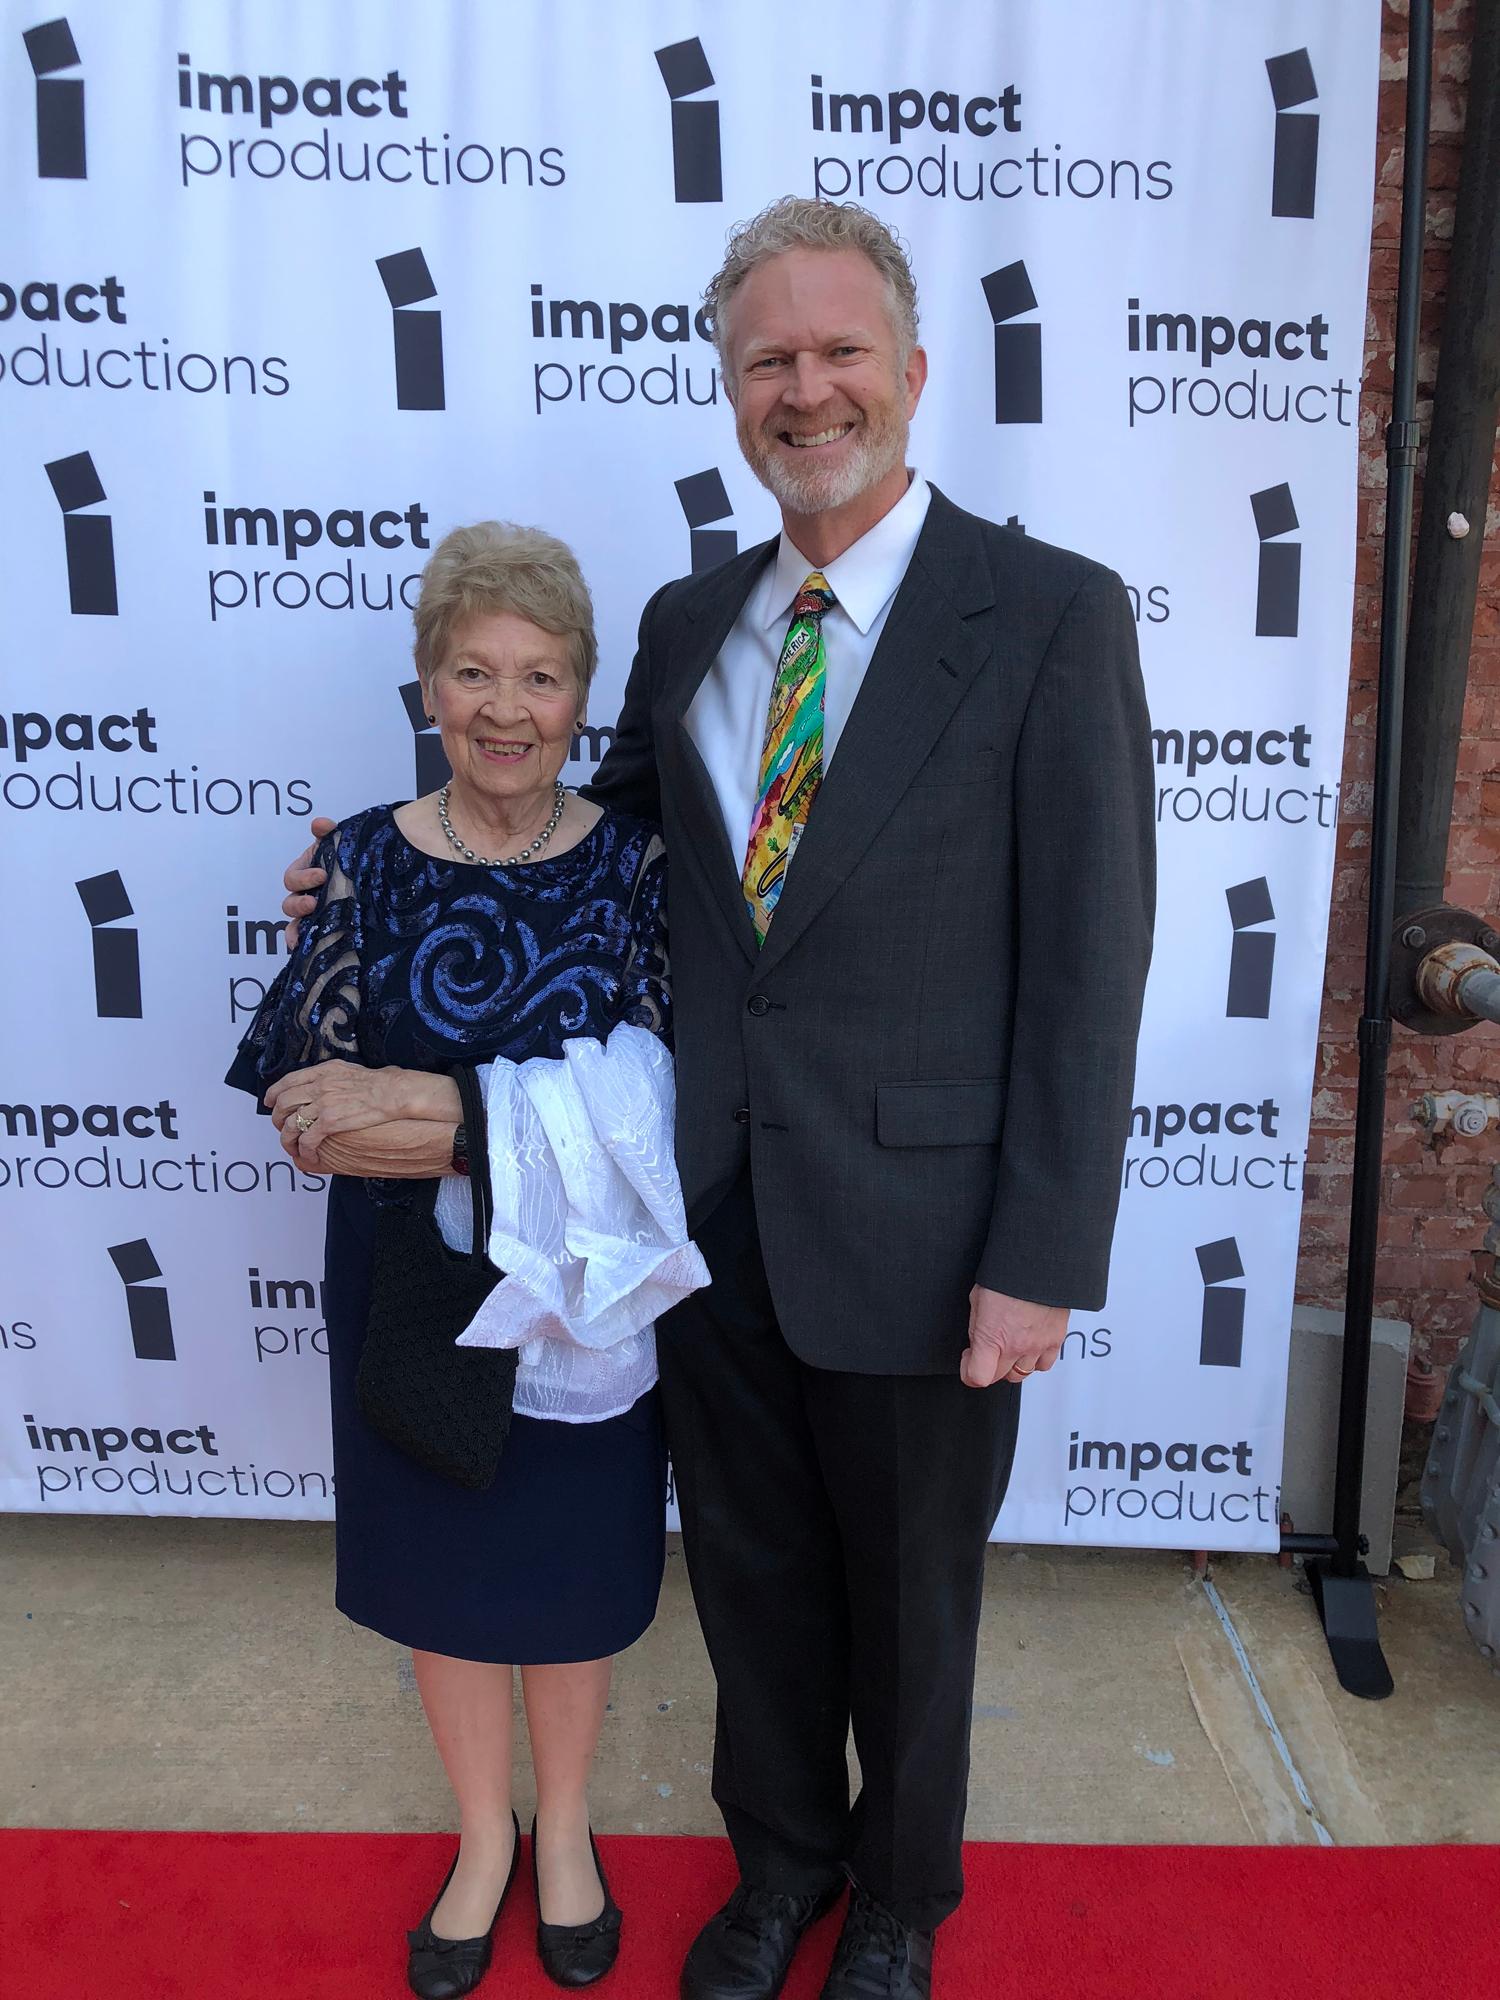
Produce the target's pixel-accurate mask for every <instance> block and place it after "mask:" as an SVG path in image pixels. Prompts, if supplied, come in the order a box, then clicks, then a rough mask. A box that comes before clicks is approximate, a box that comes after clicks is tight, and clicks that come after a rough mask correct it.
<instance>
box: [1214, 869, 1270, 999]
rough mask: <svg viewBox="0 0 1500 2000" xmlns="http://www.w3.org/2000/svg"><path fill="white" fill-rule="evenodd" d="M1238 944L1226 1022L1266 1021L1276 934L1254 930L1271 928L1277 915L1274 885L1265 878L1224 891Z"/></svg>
mask: <svg viewBox="0 0 1500 2000" xmlns="http://www.w3.org/2000/svg"><path fill="white" fill-rule="evenodd" d="M1224 899H1225V901H1226V902H1227V903H1228V905H1229V921H1230V923H1231V925H1232V926H1233V928H1234V941H1233V943H1232V944H1231V945H1230V948H1229V996H1228V999H1227V1001H1226V1002H1225V1006H1224V1015H1225V1018H1226V1020H1230V1021H1265V1020H1268V1019H1269V1018H1270V1013H1271V979H1272V975H1273V973H1274V972H1275V969H1276V933H1275V932H1274V931H1263V930H1259V929H1252V928H1251V926H1252V925H1259V924H1268V923H1270V922H1271V921H1272V920H1273V919H1274V917H1275V915H1276V911H1275V908H1274V907H1273V905H1272V902H1271V885H1270V883H1269V882H1268V881H1267V880H1266V878H1265V876H1264V875H1257V876H1256V878H1255V880H1254V881H1253V882H1236V883H1235V885H1234V886H1233V888H1230V889H1226V890H1225V891H1224Z"/></svg>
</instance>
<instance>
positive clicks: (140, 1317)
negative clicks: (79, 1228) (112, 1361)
mask: <svg viewBox="0 0 1500 2000" xmlns="http://www.w3.org/2000/svg"><path fill="white" fill-rule="evenodd" d="M109 1255H110V1261H111V1262H112V1263H113V1264H114V1267H115V1269H116V1270H117V1271H118V1272H119V1274H120V1282H121V1284H122V1285H124V1287H125V1297H126V1299H127V1300H128V1301H129V1306H130V1339H131V1344H132V1346H133V1347H134V1348H135V1358H136V1360H137V1361H175V1360H176V1359H177V1344H176V1342H175V1341H174V1340H173V1338H172V1306H171V1302H170V1300H169V1299H168V1297H167V1288H166V1286H165V1285H154V1284H152V1283H151V1282H150V1280H151V1279H153V1278H159V1277H160V1276H161V1274H162V1273H161V1265H160V1264H158V1263H157V1261H156V1253H155V1251H154V1250H153V1249H152V1248H151V1245H150V1244H149V1243H148V1242H147V1241H146V1239H145V1237H144V1236H138V1237H136V1239H135V1240H134V1241H133V1242H131V1243H114V1244H111V1245H110V1251H109Z"/></svg>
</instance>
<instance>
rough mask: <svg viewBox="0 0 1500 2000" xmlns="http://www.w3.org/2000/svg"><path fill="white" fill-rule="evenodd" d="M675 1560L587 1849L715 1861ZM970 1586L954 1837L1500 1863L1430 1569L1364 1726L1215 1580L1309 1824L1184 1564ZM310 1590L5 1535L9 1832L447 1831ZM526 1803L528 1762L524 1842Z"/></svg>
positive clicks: (1323, 1665)
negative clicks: (1291, 1849)
mask: <svg viewBox="0 0 1500 2000" xmlns="http://www.w3.org/2000/svg"><path fill="white" fill-rule="evenodd" d="M1411 1540H1412V1537H1411V1536H1410V1535H1409V1536H1408V1544H1409V1543H1410V1541H1411ZM1398 1546H1401V1544H1398ZM669 1547H670V1551H671V1552H670V1556H669V1560H668V1564H667V1580H666V1587H665V1590H664V1593H663V1599H662V1609H661V1614H660V1616H659V1617H658V1619H657V1622H656V1624H655V1626H654V1627H653V1629H652V1630H651V1632H650V1633H649V1634H648V1635H647V1636H646V1638H645V1639H644V1640H642V1642H641V1643H640V1644H639V1645H638V1646H636V1647H635V1648H634V1649H633V1651H632V1652H630V1653H629V1654H628V1655H627V1656H625V1657H624V1658H623V1659H622V1660H621V1662H620V1664H619V1668H618V1671H617V1678H616V1684H615V1693H614V1701H613V1704H612V1707H611V1711H610V1714H609V1718H608V1722H607V1725H606V1728H605V1733H604V1742H603V1746H602V1750H601V1755H600V1768H599V1773H598V1778H597V1782H596V1785H595V1788H594V1814H595V1824H596V1826H598V1827H599V1829H600V1830H601V1831H603V1832H620V1833H623V1832H632V1831H633V1832H652V1833H657V1832H660V1833H714V1832H717V1831H718V1830H719V1826H718V1820H717V1817H716V1815H715V1812H714V1807H713V1802H712V1800H711V1798H710V1797H709V1789H708V1762H709V1753H710V1738H711V1732H712V1718H713V1699H712V1684H711V1681H710V1677H709V1673H708V1665H707V1661H706V1659H705V1656H704V1653H703V1647H702V1642H701V1640H700V1638H699V1635H698V1629H697V1625H696V1623H695V1621H694V1618H693V1612H692V1605H691V1602H690V1599H689V1596H688V1590H687V1579H686V1576H685V1573H684V1568H683V1562H682V1555H681V1549H680V1545H679V1544H678V1542H677V1539H676V1537H672V1538H671V1541H670V1543H669ZM989 1565H990V1566H989V1579H988V1586H987V1591H986V1603H985V1615H984V1627H983V1633H982V1637H981V1642H980V1660H979V1676H978V1685H977V1690H976V1712H975V1722H974V1763H973V1779H972V1785H971V1792H970V1800H971V1803H970V1812H969V1832H970V1834H971V1835H972V1836H973V1837H975V1838H978V1839H986V1840H1034V1841H1080V1842H1087V1841H1109V1842H1113V1841H1127V1842H1149V1841H1194V1842H1229V1843H1238V1842H1249V1841H1271V1842H1311V1841H1315V1840H1317V1839H1318V1838H1319V1834H1318V1826H1317V1822H1318V1821H1321V1823H1322V1824H1323V1826H1324V1827H1326V1829H1327V1831H1328V1833H1329V1834H1330V1835H1331V1837H1332V1839H1333V1840H1334V1841H1335V1842H1336V1843H1338V1844H1346V1843H1369V1842H1395V1843H1404V1842H1432V1841H1500V1679H1497V1678H1495V1677H1494V1676H1492V1675H1491V1673H1490V1672H1489V1670H1488V1668H1487V1667H1486V1666H1485V1665H1484V1663H1483V1662H1482V1661H1481V1660H1480V1659H1479V1657H1478V1655H1477V1653H1476V1652H1475V1651H1474V1648H1473V1647H1472V1645H1471V1644H1470V1642H1469V1640H1468V1638H1467V1636H1466V1634H1465V1632H1464V1630H1463V1625H1462V1622H1461V1619H1460V1615H1459V1612H1458V1608H1457V1603H1456V1578H1455V1575H1454V1573H1453V1572H1452V1571H1451V1570H1450V1569H1448V1567H1447V1565H1446V1563H1445V1562H1444V1561H1443V1559H1442V1558H1439V1569H1438V1575H1437V1577H1436V1579H1435V1580H1434V1581H1432V1582H1426V1583H1408V1582H1406V1581H1404V1580H1403V1579H1402V1578H1400V1577H1399V1576H1393V1577H1392V1578H1391V1579H1390V1580H1389V1582H1387V1583H1385V1584H1382V1585H1381V1586H1380V1587H1379V1588H1380V1615H1381V1630H1382V1635H1383V1639H1384V1644H1385V1647H1386V1652H1387V1657H1388V1658H1389V1660H1390V1664H1391V1668H1392V1671H1393V1673H1394V1675H1395V1679H1396V1694H1395V1696H1394V1698H1393V1699H1391V1700H1389V1701H1386V1702H1379V1703H1367V1702H1360V1701H1356V1700H1352V1699H1350V1698H1349V1697H1348V1696H1346V1695H1344V1694H1343V1693H1342V1692H1341V1691H1340V1690H1339V1688H1338V1685H1337V1682H1336V1681H1335V1680H1334V1677H1333V1674H1332V1671H1331V1669H1330V1667H1329V1664H1328V1658H1327V1653H1326V1651H1325V1648H1324V1645H1323V1640H1322V1634H1321V1632H1320V1629H1319V1627H1318V1623H1317V1619H1316V1616H1315V1614H1314V1612H1313V1609H1312V1606H1311V1603H1310V1601H1309V1599H1308V1597H1307V1595H1306V1593H1305V1590H1304V1588H1303V1587H1302V1586H1301V1584H1300V1578H1299V1577H1298V1575H1297V1574H1296V1573H1294V1572H1291V1571H1284V1570H1281V1569H1279V1568H1278V1567H1277V1566H1276V1565H1275V1563H1273V1562H1271V1561H1269V1560H1267V1559H1264V1558H1248V1557H1239V1558H1228V1559H1221V1560H1220V1561H1218V1562H1217V1563H1216V1564H1215V1566H1214V1570H1213V1572H1212V1582H1213V1585H1214V1587H1215V1588H1216V1590H1217V1592H1218V1594H1219V1597H1220V1599H1221V1601H1222V1604H1223V1607H1224V1609H1225V1612H1226V1614H1227V1616H1228V1618H1229V1619H1230V1620H1231V1622H1232V1624H1233V1626H1234V1628H1235V1630H1236V1631H1237V1632H1238V1634H1239V1636H1240V1639H1241V1641H1242V1643H1243V1646H1244V1648H1245V1650H1246V1652H1247V1653H1248V1656H1249V1659H1250V1661H1251V1663H1252V1666H1253V1671H1254V1674H1255V1676H1256V1678H1257V1679H1258V1681H1259V1684H1260V1687H1261V1690H1262V1693H1263V1696H1264V1699H1265V1701H1266V1703H1267V1705H1268V1707H1269V1709H1270V1712H1271V1714H1272V1716H1273V1717H1274V1720H1275V1723H1276V1724H1277V1726H1278V1728H1279V1730H1280V1732H1281V1734H1282V1736H1283V1738H1284V1741H1285V1746H1286V1750H1287V1756H1288V1759H1289V1761H1290V1762H1291V1763H1292V1764H1293V1765H1295V1767H1296V1769H1297V1770H1298V1772H1299V1773H1300V1775H1301V1778H1302V1781H1303V1783H1304V1786H1305V1789H1306V1791H1307V1793H1308V1794H1309V1796H1310V1799H1311V1802H1312V1811H1311V1812H1309V1810H1308V1809H1307V1807H1306V1805H1305V1804H1303V1803H1302V1802H1301V1801H1300V1800H1299V1796H1298V1791H1297V1788H1296V1786H1295V1784H1294V1781H1293V1778H1292V1776H1291V1775H1290V1773H1289V1772H1288V1770H1287V1768H1286V1764H1285V1762H1284V1761H1283V1759H1282V1757H1281V1756H1280V1755H1279V1753H1278V1749H1277V1745H1276V1741H1275V1738H1274V1736H1273V1734H1272V1731H1271V1730H1270V1728H1268V1726H1267V1724H1266V1722H1265V1720H1264V1719H1263V1717H1262V1715H1261V1714H1260V1712H1259V1711H1258V1709H1257V1706H1256V1703H1255V1701H1254V1698H1253V1696H1252V1693H1251V1689H1250V1685H1249V1682H1248V1681H1247V1679H1246V1677H1245V1675H1244V1673H1243V1672H1242V1670H1241V1668H1240V1666H1239V1664H1238V1663H1237V1660H1236V1656H1235V1652H1234V1649H1233V1647H1232V1645H1231V1642H1230V1639H1229V1637H1228V1635H1227V1633H1226V1630H1225V1627H1224V1624H1223V1623H1222V1622H1221V1619H1220V1617H1219V1615H1218V1612H1217V1610H1216V1608H1215V1605H1214V1603H1213V1602H1212V1599H1211V1596H1210V1594H1209V1592H1208V1591H1207V1590H1206V1589H1205V1588H1204V1586H1203V1584H1201V1583H1199V1582H1197V1581H1195V1580H1194V1578H1193V1576H1192V1574H1191V1572H1190V1570H1189V1569H1188V1567H1187V1565H1186V1563H1185V1562H1184V1561H1183V1560H1182V1559H1180V1558H1177V1557H1173V1556H1169V1555H1161V1554H1146V1553H1138V1552H1131V1553H1101V1552H1094V1551H1086V1550H1069V1551H1061V1550H1047V1549H1026V1550H1021V1549H1006V1548H995V1549H992V1550H991V1551H990V1558H989ZM331 1566H332V1532H331V1530H330V1529H329V1528H327V1527H325V1526H322V1525H316V1524H306V1523H304V1524H290V1525H288V1524H282V1523H267V1522H228V1521H170V1520H124V1519H107V1518H72V1519H58V1518H52V1519H47V1518H43V1517H39V1516H34V1515H12V1516H8V1517H0V1579H3V1582H0V1686H3V1688H4V1690H5V1695H4V1703H3V1711H0V1822H3V1823H4V1824H7V1825H51V1826H94V1827H176V1828H189V1829H191V1828H225V1829H268V1828H365V1829H376V1830H397V1829H409V1828H410V1829H429V1828H441V1827H445V1826H447V1825H449V1824H450V1823H451V1807H450V1801H449V1797H448V1793H447V1788H446V1785H445V1783H444V1780H443V1777H442V1774H441V1771H440V1770H439V1768H438V1765H437V1761H436V1758H435V1756H434V1754H433V1751H432V1748H431V1744H430V1742H429V1739H428V1736H427V1731H426V1728H425V1725H424V1722H423V1719H422V1713H421V1708H420V1705H419V1703H418V1700H417V1695H416V1691H415V1687H414V1684H413V1681H412V1676H411V1668H410V1662H409V1660H408V1659H407V1658H406V1656H405V1655H404V1654H402V1653H400V1652H399V1651H398V1650H397V1649H396V1648H395V1647H394V1646H390V1645H388V1644H387V1643H386V1642H385V1641H384V1640H381V1639H377V1638H375V1637H374V1636H373V1635H372V1634H370V1633H368V1632H364V1631H361V1630H359V1629H358V1628H356V1627H354V1626H351V1625H349V1624H347V1623H346V1622H345V1621H344V1620H343V1619H342V1618H340V1617H339V1616H338V1615H337V1614H336V1613H335V1612H334V1611H333V1609H332V1606H331V1603H330V1590H331ZM529 1784H530V1776H529V1770H528V1768H527V1767H526V1765H525V1761H524V1751H523V1753H522V1758H521V1764H520V1778H519V1783H518V1793H519V1794H520V1797H519V1798H518V1804H521V1805H522V1806H523V1815H522V1816H523V1819H524V1818H525V1816H526V1812H525V1806H526V1803H527V1797H528V1789H529Z"/></svg>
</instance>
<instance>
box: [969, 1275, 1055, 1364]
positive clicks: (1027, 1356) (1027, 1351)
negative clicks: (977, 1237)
mask: <svg viewBox="0 0 1500 2000" xmlns="http://www.w3.org/2000/svg"><path fill="white" fill-rule="evenodd" d="M1067 1331H1068V1308H1067V1307H1066V1306H1039V1305H1037V1304H1036V1303H1035V1302H1034V1301H1033V1300H1031V1299H1011V1298H1007V1297H1006V1295H1005V1293H1004V1292H992V1291H989V1290H988V1289H987V1288H986V1287H985V1286H983V1285H976V1286H975V1287H974V1289H973V1290H972V1291H971V1292H970V1293H969V1344H968V1346H967V1347H966V1348H965V1349H964V1354H963V1359H962V1360H961V1361H960V1362H959V1364H958V1373H959V1377H960V1379H961V1380H962V1381H963V1382H964V1383H965V1384H966V1385H967V1386H968V1387H969V1388H970V1389H989V1388H992V1387H993V1386H994V1384H995V1383H996V1382H1024V1381H1025V1380H1026V1377H1027V1376H1028V1375H1044V1374H1045V1373H1046V1372H1047V1370H1048V1369H1049V1368H1050V1367H1051V1366H1052V1364H1053V1362H1054V1361H1056V1359H1057V1357H1058V1355H1059V1354H1060V1353H1061V1352H1062V1344H1063V1339H1064V1337H1065V1336H1066V1334H1067Z"/></svg>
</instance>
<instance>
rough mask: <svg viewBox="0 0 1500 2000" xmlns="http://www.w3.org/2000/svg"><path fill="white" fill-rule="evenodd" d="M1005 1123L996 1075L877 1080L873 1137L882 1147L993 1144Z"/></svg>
mask: <svg viewBox="0 0 1500 2000" xmlns="http://www.w3.org/2000/svg"><path fill="white" fill-rule="evenodd" d="M1004 1122H1005V1085H1004V1084H1003V1083H1001V1082H1000V1081H999V1080H998V1079H994V1080H982V1081H976V1082H968V1081H962V1080H960V1081H953V1082H949V1081H946V1080H945V1081H939V1082H933V1083H925V1082H924V1083H877V1084H876V1086H875V1136H876V1138H877V1139H878V1140H879V1141H880V1143H881V1145H882V1146H997V1145H998V1144H999V1143H1000V1133H1001V1129H1002V1127H1003V1125H1004Z"/></svg>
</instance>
